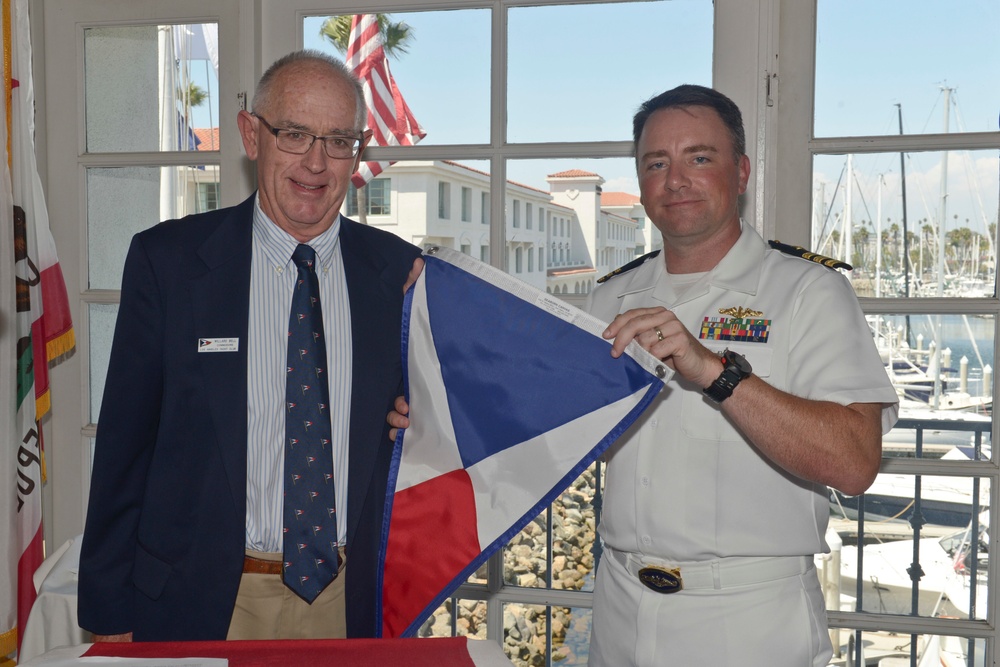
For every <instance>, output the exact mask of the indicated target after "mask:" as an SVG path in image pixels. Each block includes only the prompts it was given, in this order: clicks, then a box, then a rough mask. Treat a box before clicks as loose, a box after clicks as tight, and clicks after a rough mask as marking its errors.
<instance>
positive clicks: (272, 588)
mask: <svg viewBox="0 0 1000 667" xmlns="http://www.w3.org/2000/svg"><path fill="white" fill-rule="evenodd" d="M247 555H251V556H253V557H254V558H260V559H263V560H273V561H281V557H282V556H281V554H280V553H261V552H259V551H249V550H248V551H247ZM341 561H342V562H341V565H340V574H339V575H338V576H337V578H336V579H334V580H333V582H332V583H331V584H330V585H329V586H327V587H326V589H325V590H324V591H323V592H322V593H320V594H319V597H317V598H316V599H315V600H313V603H312V604H309V603H308V602H306V601H305V600H303V599H302V598H300V597H299V596H298V595H296V594H295V593H293V592H292V590H291V589H290V588H288V587H287V586H285V584H284V582H283V581H282V580H281V575H280V574H256V573H248V572H244V573H243V578H242V579H240V590H239V593H238V594H237V596H236V608H235V609H234V610H233V618H232V620H231V621H230V622H229V634H228V635H227V637H226V639H343V638H345V637H346V636H347V610H346V607H345V602H344V600H345V598H344V580H345V579H346V577H345V572H346V570H347V558H346V556H345V554H344V550H343V549H341Z"/></svg>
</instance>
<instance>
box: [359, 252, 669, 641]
mask: <svg viewBox="0 0 1000 667" xmlns="http://www.w3.org/2000/svg"><path fill="white" fill-rule="evenodd" d="M424 260H425V262H426V263H425V266H424V270H423V273H422V274H421V276H420V278H419V280H418V281H417V282H416V284H415V285H414V286H413V287H412V288H411V289H410V291H409V292H408V294H407V296H406V302H405V306H404V313H403V367H404V371H403V372H404V381H405V394H406V398H407V401H408V402H409V405H410V427H409V428H407V429H405V430H401V431H400V434H399V436H398V437H397V439H396V446H395V452H394V455H393V462H392V468H391V471H390V474H389V484H388V497H387V499H386V513H385V521H384V523H383V528H382V547H381V554H380V568H381V571H380V579H379V583H380V589H379V590H378V592H377V594H378V600H379V602H380V605H381V607H380V617H381V628H382V636H383V637H400V636H411V635H413V634H414V633H415V632H416V631H417V630H418V629H419V627H420V625H421V623H422V622H423V621H424V619H425V618H426V617H427V616H428V615H429V614H430V613H432V612H433V611H434V610H435V609H436V608H437V607H438V606H439V605H440V604H441V602H443V601H444V599H445V598H447V597H448V596H449V595H450V594H451V593H452V592H453V591H454V590H455V589H456V588H457V587H458V586H459V585H460V584H461V583H462V582H464V581H465V580H466V579H467V578H468V577H469V575H471V574H472V573H473V572H475V571H476V569H477V568H478V567H479V566H480V565H481V564H482V563H483V562H484V561H486V559H488V558H489V557H490V555H491V554H492V553H493V552H495V551H496V550H497V549H498V548H500V547H501V546H503V545H504V544H505V543H507V542H508V541H509V540H510V539H511V538H512V537H513V536H514V535H516V534H517V533H518V532H519V531H520V530H521V529H522V528H523V527H524V526H525V525H526V524H527V523H528V522H529V521H531V520H532V519H533V518H534V517H535V516H537V515H538V513H539V512H541V511H542V510H543V509H545V507H547V506H548V505H549V504H550V503H551V502H552V500H553V499H554V498H555V497H556V496H558V495H559V494H560V493H561V492H562V491H563V490H564V489H565V488H566V487H567V486H569V484H570V483H571V482H572V481H573V480H574V479H576V478H577V477H578V476H579V475H580V474H581V473H582V472H583V471H584V470H585V469H586V468H587V467H588V466H589V465H590V464H591V463H593V461H594V460H595V459H597V457H599V456H600V455H601V454H602V453H603V452H604V450H605V449H607V448H608V446H609V445H611V443H613V442H614V441H615V439H617V438H618V436H619V435H621V434H622V433H623V432H624V431H625V429H627V428H628V427H629V426H630V425H631V424H632V422H634V421H635V420H636V418H637V417H638V416H639V415H640V414H641V413H642V412H643V410H645V408H646V407H647V406H648V405H649V404H650V402H651V401H652V400H653V398H654V397H655V396H656V394H657V393H658V392H659V391H660V389H662V388H663V384H664V382H666V380H667V379H669V377H670V375H671V371H670V370H669V369H668V368H667V367H666V366H665V365H664V364H663V363H662V362H661V361H660V360H658V359H656V358H655V357H653V356H652V355H651V354H649V353H648V352H646V351H645V350H643V349H642V348H641V347H639V346H638V344H636V343H635V342H633V343H631V344H630V345H629V347H628V349H627V350H626V354H624V355H622V357H621V358H619V359H614V358H613V357H612V356H611V354H610V343H609V342H608V341H606V340H604V339H603V338H602V337H601V332H602V331H604V329H605V328H606V327H607V324H606V323H604V322H601V321H599V320H597V319H595V318H593V317H591V316H589V315H587V314H586V313H584V312H583V311H581V310H578V309H576V308H574V307H572V306H570V305H568V304H566V303H565V302H563V301H561V300H559V299H558V298H556V297H553V296H551V295H548V294H545V293H544V292H541V291H539V290H537V289H535V288H533V287H531V286H529V285H527V284H525V283H523V282H521V281H519V280H516V279H514V278H512V277H510V276H509V275H507V274H505V273H503V272H502V271H500V270H499V269H495V268H493V267H490V266H488V265H486V264H483V263H482V262H478V261H476V260H474V259H472V258H471V257H468V256H466V255H464V254H462V253H460V252H457V251H455V250H449V249H443V248H442V249H435V250H434V251H428V253H425V257H424Z"/></svg>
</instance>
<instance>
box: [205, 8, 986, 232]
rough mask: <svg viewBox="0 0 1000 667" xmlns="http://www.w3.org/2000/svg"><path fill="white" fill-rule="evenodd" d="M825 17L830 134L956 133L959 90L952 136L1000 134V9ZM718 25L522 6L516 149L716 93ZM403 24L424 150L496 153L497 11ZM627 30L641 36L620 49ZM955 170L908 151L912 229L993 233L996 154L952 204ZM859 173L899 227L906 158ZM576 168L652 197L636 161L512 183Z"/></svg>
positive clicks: (705, 12)
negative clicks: (650, 103)
mask: <svg viewBox="0 0 1000 667" xmlns="http://www.w3.org/2000/svg"><path fill="white" fill-rule="evenodd" d="M818 7H819V8H818V17H817V40H818V47H817V56H816V69H817V83H816V100H815V107H816V109H817V113H816V118H815V133H816V135H817V136H822V137H832V136H858V135H878V134H897V133H898V132H899V114H900V111H901V113H902V121H903V127H904V132H905V133H907V134H913V133H936V132H943V131H945V130H944V119H945V99H946V96H945V92H944V90H943V89H944V88H949V89H951V91H950V105H949V106H948V119H949V123H948V130H947V131H949V132H959V131H975V132H985V131H996V130H997V129H1000V49H997V48H996V44H997V39H998V36H1000V35H998V32H1000V2H997V0H948V2H943V1H941V0H819V6H818ZM712 14H713V7H712V3H711V2H710V1H708V0H670V1H668V2H642V3H626V4H617V5H600V4H586V5H577V6H572V7H567V6H562V7H516V8H512V9H511V10H510V11H509V14H508V24H509V34H510V40H511V41H510V44H509V46H508V52H509V68H508V90H509V106H508V140H509V141H513V142H532V141H572V140H586V141H603V140H628V139H630V135H631V128H630V121H631V116H632V114H633V113H634V111H635V108H636V107H637V105H638V104H639V103H641V102H642V101H643V100H645V99H647V98H648V97H650V96H652V95H654V94H656V93H658V92H660V91H662V90H666V89H667V88H670V87H673V86H674V85H677V84H679V83H700V84H706V85H710V84H711V49H712V41H713V40H712V30H711V24H712ZM392 18H393V19H394V20H397V21H398V20H403V21H406V22H407V23H408V24H409V25H410V26H411V28H412V30H413V36H414V37H413V40H412V43H411V46H410V48H409V51H408V53H406V54H402V55H401V56H400V57H399V58H397V59H394V60H392V61H391V68H392V72H393V75H394V77H395V79H396V81H397V83H398V85H399V87H400V90H401V91H402V93H403V95H404V97H405V99H406V101H407V103H408V104H409V106H410V108H411V109H412V111H413V113H414V115H415V116H416V117H417V119H418V121H419V122H420V124H421V125H422V126H423V127H424V129H425V130H426V131H427V137H426V138H425V139H424V140H423V141H424V143H425V144H437V145H446V144H457V143H484V142H486V141H488V128H489V97H490V91H489V40H490V14H489V10H486V9H463V10H451V11H433V12H410V13H394V14H393V15H392ZM321 23H322V17H309V18H306V19H305V20H304V25H303V43H304V45H305V46H306V47H309V48H320V49H323V50H328V51H330V52H334V53H335V52H336V51H335V50H334V49H333V47H332V46H330V45H328V44H327V43H326V42H325V41H324V40H323V39H322V38H321V37H320V36H319V34H318V33H319V26H320V24H321ZM609 26H611V27H610V28H609ZM614 26H618V27H619V28H622V29H621V30H620V31H619V32H618V34H622V35H627V38H626V39H615V38H613V37H611V36H610V35H611V34H613V33H614V32H615V31H616V28H614ZM554 27H557V28H555V29H554ZM626 27H627V29H624V28H626ZM619 54H620V55H624V56H625V57H617V55H619ZM633 54H644V55H647V56H655V57H632V56H633ZM666 63H669V67H668V66H666V65H665V64H666ZM443 101H446V103H443ZM897 105H900V107H901V108H900V107H897ZM216 106H217V105H216ZM203 122H205V123H207V122H209V121H208V120H207V119H205V120H204V121H203ZM941 162H942V154H941V153H940V152H934V153H912V154H908V157H907V161H906V166H905V169H906V175H907V196H908V205H907V211H908V217H909V218H910V219H911V220H914V221H919V220H920V219H922V218H927V219H928V220H931V219H937V218H938V217H939V216H940V215H941V213H942V212H944V214H945V218H946V220H947V221H948V222H947V226H948V228H951V227H953V226H956V225H959V226H965V225H966V224H967V225H968V226H970V227H972V228H973V229H974V230H976V231H980V232H985V230H986V225H987V224H989V223H990V222H995V221H996V218H997V208H998V192H997V190H998V181H1000V173H998V172H1000V164H998V157H997V151H980V152H976V153H969V152H951V153H949V156H948V164H949V170H948V175H947V197H946V198H942V188H941ZM473 166H476V167H477V168H480V169H482V168H484V165H473ZM845 166H846V158H845V157H844V156H823V157H819V158H817V160H816V163H815V168H814V183H815V184H816V188H815V189H816V192H815V193H814V195H815V198H816V209H817V211H818V210H819V208H820V202H823V203H825V204H826V206H827V207H829V209H830V211H832V213H833V215H832V216H831V217H830V219H834V218H836V213H837V212H838V211H839V209H840V208H841V207H842V206H843V199H844V183H845V182H846V178H845V175H844V172H845ZM853 167H854V170H853V173H854V181H855V188H856V190H855V192H854V194H853V199H854V205H853V207H852V211H853V214H852V215H853V218H854V219H855V221H859V220H873V219H874V216H875V212H876V210H877V207H878V200H879V199H880V197H879V193H878V189H879V188H878V185H877V184H878V183H879V181H880V179H881V181H882V188H881V201H882V211H883V217H888V218H892V219H895V220H897V221H898V220H899V219H900V218H901V217H902V216H901V207H902V204H901V188H900V164H899V155H898V154H897V153H892V154H876V155H866V156H862V155H859V156H856V157H855V159H854V165H853ZM569 168H580V169H586V170H590V171H595V172H597V173H599V174H601V175H602V176H603V177H604V178H605V179H606V183H605V185H604V189H605V190H606V191H614V190H622V191H626V192H631V193H633V194H637V193H638V184H637V181H636V178H635V172H634V166H633V164H632V161H631V160H629V159H608V160H600V161H598V160H562V161H551V160H528V161H512V162H511V163H510V164H509V165H508V178H510V179H511V180H514V181H517V182H520V183H524V184H527V185H530V186H532V187H537V188H541V189H546V183H545V175H546V174H550V173H554V172H556V171H560V170H563V169H569ZM838 181H840V187H839V188H838V187H837V183H838ZM942 201H943V202H944V203H943V204H942ZM955 216H958V217H957V219H956V217H955ZM817 217H820V216H819V215H818V214H817ZM967 221H968V222H967ZM828 231H829V230H828V229H827V233H828Z"/></svg>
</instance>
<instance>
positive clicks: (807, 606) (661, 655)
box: [588, 547, 833, 667]
mask: <svg viewBox="0 0 1000 667" xmlns="http://www.w3.org/2000/svg"><path fill="white" fill-rule="evenodd" d="M755 561H759V562H760V563H759V565H760V567H759V568H758V570H759V571H760V572H761V573H762V574H761V575H760V576H759V577H755V576H753V570H754V567H755V565H757V564H756V563H755ZM648 563H649V561H648V560H647V561H645V562H639V560H638V558H637V556H636V555H634V554H624V553H622V552H616V551H614V550H612V549H610V548H607V547H606V548H605V552H604V557H603V558H602V559H601V564H600V567H599V568H598V572H597V583H596V587H595V590H594V614H593V628H592V631H591V640H590V658H589V662H588V664H589V665H590V667H628V666H630V665H632V666H634V667H673V666H676V667H691V666H692V665H705V666H706V667H730V666H732V667H826V665H828V664H829V661H830V658H831V657H832V655H833V647H832V645H831V644H830V636H829V632H828V630H827V622H826V605H825V603H824V600H823V594H822V591H821V590H820V586H819V579H818V578H817V576H816V568H815V566H814V565H813V562H812V557H790V558H780V559H776V558H759V559H753V558H739V559H727V558H724V559H720V560H718V561H711V562H709V563H698V564H688V567H687V569H688V570H689V572H690V576H689V580H690V583H691V585H690V586H688V587H685V588H684V589H682V590H680V591H678V592H675V593H667V594H664V593H659V592H656V591H653V590H651V589H649V588H647V587H646V586H645V585H644V584H642V583H641V582H640V581H639V578H638V577H637V576H636V574H637V570H638V569H639V568H641V567H642V566H643V565H644V564H648ZM712 563H714V564H715V565H712ZM732 564H736V565H737V566H736V567H730V568H728V571H729V572H731V573H733V574H732V576H729V577H727V565H732ZM664 565H666V564H664ZM677 565H678V564H670V565H669V567H676V566H677ZM679 565H680V569H681V577H682V578H683V577H684V570H685V564H684V563H681V564H679ZM630 570H631V571H630ZM775 577H776V578H775ZM727 578H728V581H727ZM755 579H756V581H754V580H755ZM748 581H752V582H753V583H746V582H748Z"/></svg>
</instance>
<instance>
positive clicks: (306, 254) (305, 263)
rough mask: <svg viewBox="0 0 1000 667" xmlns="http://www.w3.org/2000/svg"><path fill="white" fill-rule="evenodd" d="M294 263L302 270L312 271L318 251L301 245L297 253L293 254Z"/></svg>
mask: <svg viewBox="0 0 1000 667" xmlns="http://www.w3.org/2000/svg"><path fill="white" fill-rule="evenodd" d="M292 261H293V262H295V265H296V266H298V267H299V268H300V269H305V270H306V271H308V270H310V269H312V267H313V264H314V263H315V262H316V251H315V250H313V249H312V247H311V246H307V245H306V244H305V243H300V244H299V245H298V246H296V248H295V252H293V253H292Z"/></svg>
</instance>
